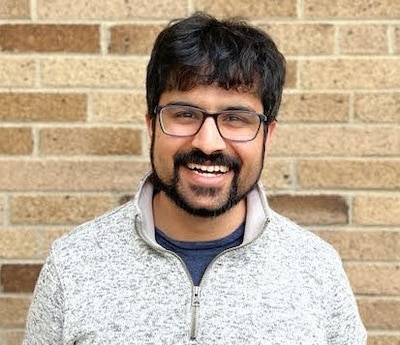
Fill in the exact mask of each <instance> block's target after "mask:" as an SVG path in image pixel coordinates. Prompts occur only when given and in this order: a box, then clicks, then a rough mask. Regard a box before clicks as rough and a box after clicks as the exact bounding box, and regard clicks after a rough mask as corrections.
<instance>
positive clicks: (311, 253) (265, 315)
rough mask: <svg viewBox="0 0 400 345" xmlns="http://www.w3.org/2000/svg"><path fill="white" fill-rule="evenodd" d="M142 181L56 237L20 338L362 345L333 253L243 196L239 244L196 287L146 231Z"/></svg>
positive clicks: (147, 198) (140, 344) (259, 195)
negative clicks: (120, 202)
mask: <svg viewBox="0 0 400 345" xmlns="http://www.w3.org/2000/svg"><path fill="white" fill-rule="evenodd" d="M151 199H152V186H151V185H150V184H149V183H148V182H144V183H143V184H142V185H141V186H140V190H139V191H138V193H137V197H136V199H135V200H134V201H131V202H129V203H127V204H125V205H124V206H122V207H120V208H118V209H116V210H114V211H113V212H111V213H109V214H106V215H104V216H102V217H100V218H98V219H95V220H93V221H91V222H88V223H86V224H83V225H81V226H80V227H78V228H76V229H75V230H74V231H72V232H71V233H70V234H68V235H66V236H64V237H62V238H61V239H59V240H57V241H55V243H54V244H53V246H52V250H51V253H50V255H49V257H48V259H47V261H46V263H45V265H44V267H43V269H42V272H41V274H40V277H39V280H38V283H37V285H36V289H35V293H34V297H33V301H32V305H31V308H30V311H29V316H28V320H27V327H26V335H25V339H24V342H23V345H39V344H41V345H44V344H48V345H73V344H77V345H89V344H90V345H100V344H101V345H105V344H107V345H116V344H121V345H122V344H123V345H126V344H137V345H146V344H148V345H150V344H160V345H179V344H198V345H219V344H221V345H222V344H224V345H226V344H238V345H239V344H240V345H242V344H247V345H253V344H254V345H255V344H263V345H278V344H282V345H300V344H303V345H324V344H329V345H333V344H335V345H339V344H340V345H364V344H366V332H365V329H364V327H363V325H362V323H361V320H360V317H359V314H358V310H357V306H356V303H355V299H354V296H353V294H352V292H351V289H350V286H349V283H348V281H347V278H346V276H345V274H344V271H343V269H342V264H341V260H340V258H339V256H338V255H337V253H336V252H335V250H334V249H333V248H332V247H331V246H330V245H328V244H327V243H325V242H324V241H322V240H321V239H320V238H318V237H317V236H315V235H314V234H312V233H310V232H308V231H305V230H303V229H301V228H299V227H298V226H297V225H295V224H294V223H292V222H290V221H289V220H287V219H286V218H284V217H282V216H280V215H278V214H276V213H275V212H273V211H271V210H270V209H269V208H268V205H267V201H266V198H265V195H264V192H263V190H262V188H261V187H260V186H258V187H257V188H256V189H255V190H253V191H252V192H251V193H250V195H249V196H248V199H247V205H248V214H247V219H246V230H245V239H244V243H243V244H242V245H241V246H239V247H236V248H234V249H231V250H228V251H226V252H224V253H222V254H221V255H220V256H218V257H217V258H216V259H215V260H214V261H213V262H212V264H211V265H210V266H209V267H208V269H207V271H206V273H205V275H204V276H203V279H202V281H201V284H200V286H199V287H194V286H192V282H191V279H190V277H189V275H188V273H187V270H186V268H185V267H184V265H183V263H182V261H181V260H180V259H179V258H178V257H177V256H176V255H175V254H173V253H171V252H168V251H166V250H164V249H163V248H161V247H160V246H159V245H158V244H157V243H156V242H155V240H154V224H153V217H152V211H151Z"/></svg>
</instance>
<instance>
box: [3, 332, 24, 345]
mask: <svg viewBox="0 0 400 345" xmlns="http://www.w3.org/2000/svg"><path fill="white" fill-rule="evenodd" d="M23 338H24V330H20V331H19V332H18V331H10V332H7V333H6V338H5V339H6V341H7V342H6V345H21V344H22V340H23ZM0 344H1V343H0Z"/></svg>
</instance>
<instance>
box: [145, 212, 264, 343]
mask: <svg viewBox="0 0 400 345" xmlns="http://www.w3.org/2000/svg"><path fill="white" fill-rule="evenodd" d="M268 224H269V219H267V220H266V222H265V223H264V225H263V226H262V227H261V228H262V229H264V228H265V227H266V226H267V225H268ZM261 233H262V232H261V231H260V232H259V234H258V235H257V236H256V237H255V238H254V239H253V240H252V241H250V242H248V243H245V244H242V245H240V246H238V247H233V248H229V249H226V250H224V251H223V252H222V253H219V254H218V255H217V256H216V257H214V259H213V260H212V261H211V262H210V264H209V265H208V266H207V268H206V270H205V271H204V274H203V277H202V278H201V280H200V283H199V285H198V286H196V285H194V284H193V280H192V276H191V275H190V273H189V271H188V269H187V267H186V265H185V263H184V261H183V260H182V259H181V258H180V256H179V255H178V254H176V253H174V252H172V251H170V250H166V251H167V252H169V253H170V254H172V255H173V256H175V257H176V258H177V259H178V260H179V261H180V262H181V264H182V265H183V268H184V270H185V272H186V274H187V276H188V277H189V280H190V282H191V285H192V300H191V320H190V323H191V324H190V339H189V342H190V343H191V344H196V340H197V332H198V323H199V311H200V291H201V283H202V282H203V280H204V278H205V277H206V275H207V273H208V271H209V270H210V268H211V266H213V264H214V263H215V261H217V259H219V257H220V256H222V255H224V254H226V253H228V252H230V251H233V250H236V249H238V248H243V247H247V246H248V245H249V244H250V243H252V242H254V241H255V240H256V239H257V238H258V237H260V236H261ZM142 236H143V234H142ZM143 237H144V236H143ZM147 244H148V245H149V246H150V247H151V248H153V249H154V250H157V251H158V250H160V249H159V248H157V247H155V246H153V245H152V244H150V243H149V242H147Z"/></svg>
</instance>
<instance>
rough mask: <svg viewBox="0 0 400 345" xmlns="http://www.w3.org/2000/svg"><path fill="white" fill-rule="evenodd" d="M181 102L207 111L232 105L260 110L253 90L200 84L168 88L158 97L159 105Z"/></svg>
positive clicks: (257, 97) (260, 105)
mask: <svg viewBox="0 0 400 345" xmlns="http://www.w3.org/2000/svg"><path fill="white" fill-rule="evenodd" d="M174 103H183V104H187V105H193V106H196V107H198V108H201V109H204V110H206V111H209V112H216V111H220V110H224V109H226V108H232V107H246V108H249V109H251V110H253V111H256V112H262V111H263V106H262V102H261V97H260V96H259V95H258V94H257V93H256V92H253V91H249V90H237V89H229V90H226V89H224V88H221V87H218V86H215V85H201V86H196V87H194V88H192V89H190V90H187V91H182V90H176V89H173V90H168V91H164V92H163V93H162V94H161V97H160V102H159V104H160V105H167V104H174Z"/></svg>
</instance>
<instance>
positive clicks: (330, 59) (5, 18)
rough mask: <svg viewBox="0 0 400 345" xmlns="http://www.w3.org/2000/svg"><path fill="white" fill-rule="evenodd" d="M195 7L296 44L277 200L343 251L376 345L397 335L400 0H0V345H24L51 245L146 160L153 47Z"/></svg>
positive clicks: (130, 187)
mask: <svg viewBox="0 0 400 345" xmlns="http://www.w3.org/2000/svg"><path fill="white" fill-rule="evenodd" d="M195 10H206V11H209V12H211V13H213V14H215V15H218V16H219V15H241V16H245V17H247V18H250V19H251V20H252V21H253V22H254V23H256V24H257V25H259V26H260V27H262V28H264V29H266V30H268V32H270V33H271V35H272V36H273V37H274V38H275V39H276V41H277V43H278V45H279V47H280V48H281V50H282V51H283V52H284V54H285V55H286V57H287V60H288V78H287V82H286V88H285V93H284V98H283V105H282V109H281V112H280V115H279V120H280V122H279V128H278V130H277V132H276V136H275V138H274V142H273V147H272V148H271V150H270V153H269V157H268V159H267V161H266V168H265V171H264V173H263V176H262V179H263V181H264V182H265V184H266V185H267V187H268V189H269V191H270V195H271V204H272V206H273V207H274V208H276V209H277V210H279V211H280V212H282V213H283V214H286V215H288V216H290V217H292V218H293V219H294V220H295V221H297V222H298V223H300V224H303V225H305V226H307V227H309V228H310V229H312V230H313V231H315V232H317V233H318V234H320V235H321V236H322V237H323V238H325V239H326V240H327V241H329V242H330V243H332V244H333V245H334V246H335V247H336V248H337V250H338V251H339V252H340V254H341V256H342V258H343V259H344V264H345V268H346V271H347V273H348V276H349V279H350V281H351V284H352V287H353V289H354V291H355V293H356V295H357V300H358V303H359V307H360V312H361V315H362V318H363V320H364V322H365V325H366V326H367V328H368V332H369V335H370V338H369V343H368V344H369V345H399V344H400V229H399V225H400V211H399V209H400V193H399V190H400V159H399V157H400V135H399V134H400V1H398V0H379V1H378V0H354V1H347V0H336V1H332V0H280V1H278V0H264V1H259V0H153V1H151V2H147V1H140V0H86V1H81V0H71V1H65V0H0V279H1V284H0V345H17V344H20V342H21V336H22V334H23V327H24V322H25V317H26V311H27V308H28V306H29V302H30V298H31V293H32V289H33V287H34V283H35V280H36V278H37V275H38V272H39V270H40V267H41V264H42V263H43V260H44V258H45V257H46V255H47V253H48V250H49V246H50V243H51V242H52V241H53V240H54V239H56V238H57V237H59V236H60V235H61V234H63V233H65V232H66V231H68V230H69V229H71V228H72V227H73V226H74V225H75V224H78V223H81V222H83V221H85V220H88V219H90V218H92V217H94V216H96V215H99V214H101V213H103V212H104V211H106V210H109V209H111V208H113V207H115V206H117V205H119V204H121V203H123V202H125V201H126V200H127V199H129V198H130V197H131V196H132V194H133V193H134V190H135V186H136V183H137V181H138V179H139V178H140V176H141V175H142V174H143V172H144V171H146V170H147V169H148V166H149V164H148V152H147V151H148V146H149V143H148V138H147V135H146V133H145V125H144V116H143V115H144V112H145V101H144V76H145V67H146V63H147V61H148V55H149V51H150V48H151V45H152V42H153V39H154V37H155V36H156V34H157V32H159V30H160V28H161V27H162V26H163V25H164V24H166V23H167V22H168V21H169V20H170V19H172V18H175V17H181V16H184V15H186V14H189V13H191V12H193V11H195Z"/></svg>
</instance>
